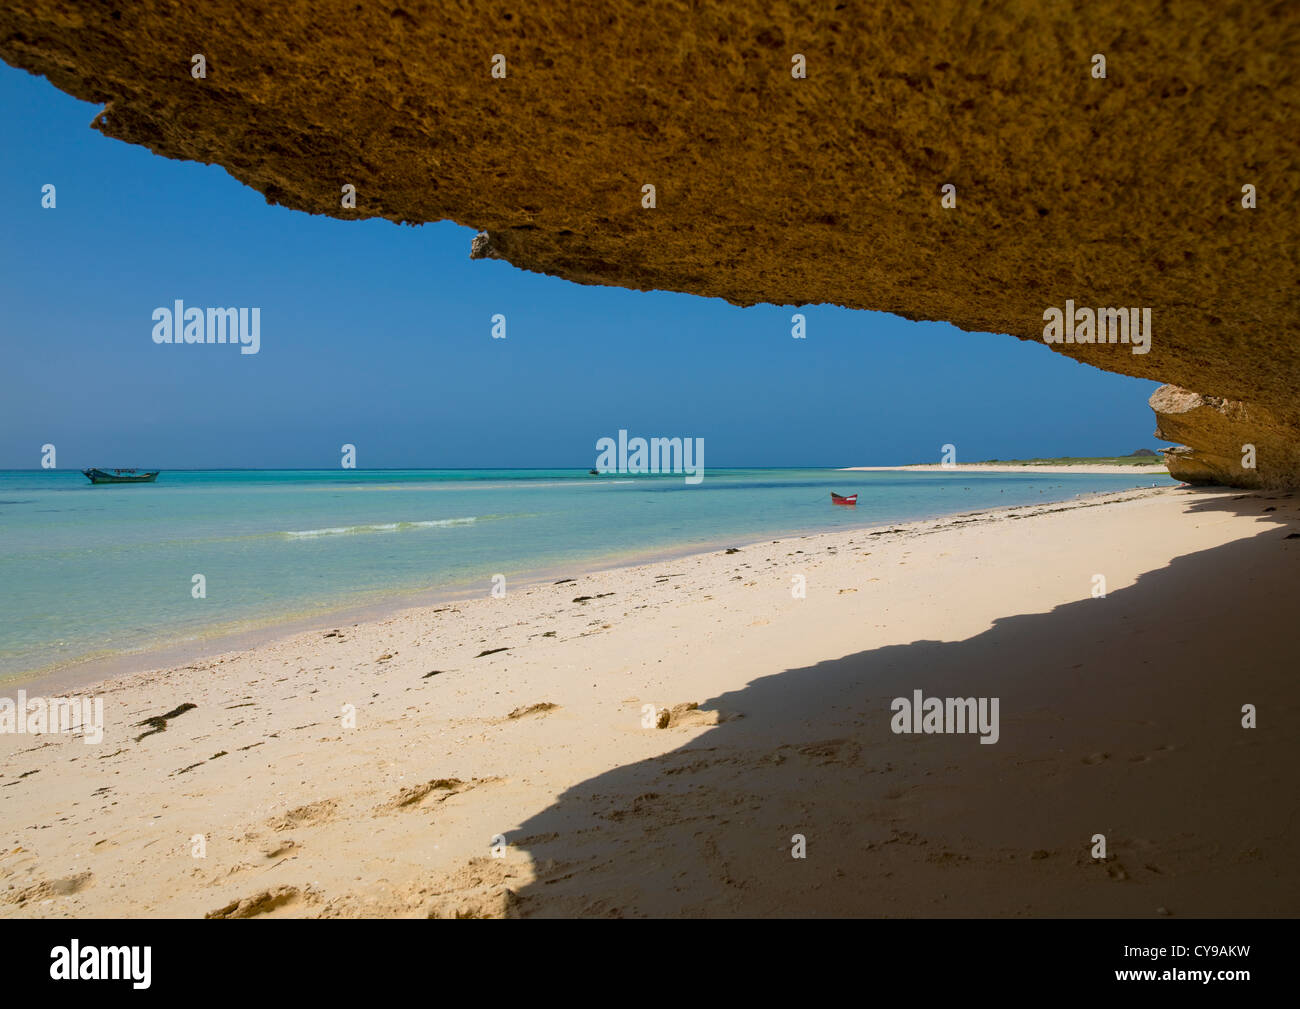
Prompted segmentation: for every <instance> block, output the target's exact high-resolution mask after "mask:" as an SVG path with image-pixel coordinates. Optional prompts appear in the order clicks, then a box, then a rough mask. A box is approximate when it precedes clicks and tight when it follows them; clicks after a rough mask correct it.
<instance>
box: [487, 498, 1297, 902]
mask: <svg viewBox="0 0 1300 1009" xmlns="http://www.w3.org/2000/svg"><path fill="white" fill-rule="evenodd" d="M1270 506H1271V507H1272V508H1273V509H1275V510H1274V511H1272V512H1265V511H1264V509H1266V508H1268V507H1270ZM1238 510H1240V511H1241V512H1244V513H1245V514H1252V515H1258V516H1260V520H1261V522H1263V523H1265V528H1262V529H1261V531H1260V532H1259V533H1258V534H1257V535H1255V536H1253V537H1251V538H1249V539H1245V540H1240V541H1237V542H1234V543H1231V544H1229V545H1226V546H1223V547H1219V548H1216V549H1210V550H1205V551H1202V552H1198V553H1193V554H1189V555H1186V556H1183V557H1179V558H1177V559H1176V560H1175V561H1174V562H1173V563H1171V564H1170V565H1169V566H1168V567H1166V568H1163V569H1161V570H1157V571H1152V572H1150V573H1147V574H1145V575H1143V576H1142V577H1141V578H1140V580H1139V581H1137V583H1136V584H1134V585H1133V586H1131V587H1129V588H1125V589H1122V590H1120V591H1115V592H1113V593H1111V594H1109V595H1108V597H1107V598H1105V599H1093V598H1085V599H1082V600H1080V601H1078V602H1074V603H1070V604H1067V605H1062V606H1058V607H1057V608H1056V609H1054V610H1052V611H1051V612H1050V613H1045V614H1035V615H1021V616H1009V617H1005V618H1003V619H1000V620H998V621H997V622H996V623H995V625H994V626H993V627H992V628H990V629H989V630H988V631H986V632H984V633H982V634H979V635H977V636H975V637H972V638H970V639H968V640H965V641H960V642H955V643H945V642H938V641H915V642H912V643H911V644H908V645H903V646H894V647H885V648H879V649H875V650H871V651H865V652H860V653H857V654H854V655H847V656H845V657H843V658H840V659H836V660H834V661H827V662H821V663H818V664H817V665H815V666H810V667H806V668H800V669H789V670H787V671H785V672H783V673H781V674H779V675H775V676H768V677H764V678H762V679H758V680H755V681H753V682H752V683H750V684H749V685H748V686H746V687H745V688H744V689H742V690H738V691H734V692H730V693H726V694H723V695H721V696H719V697H716V698H713V699H711V700H709V701H708V702H706V703H705V704H703V707H704V708H708V709H716V710H718V711H719V712H721V713H723V714H724V715H728V714H730V715H739V716H740V717H735V718H730V719H728V720H726V721H724V722H722V723H721V724H719V725H717V726H715V727H713V728H711V729H709V730H708V731H706V732H704V733H703V734H702V735H699V736H696V737H694V738H692V739H691V740H690V741H689V742H688V743H685V744H684V745H683V746H681V747H680V748H679V749H676V750H673V751H672V752H669V753H666V754H664V755H663V756H661V757H659V758H656V759H652V760H646V761H642V762H638V763H635V764H631V765H628V766H624V767H618V768H615V769H613V770H610V771H608V772H606V773H604V774H601V775H599V776H597V777H594V778H591V779H588V780H587V781H584V782H583V783H582V784H581V785H579V786H576V787H574V788H571V789H569V790H568V791H566V792H565V793H564V794H563V795H562V796H560V798H559V799H558V800H557V801H556V802H555V803H554V804H553V805H552V806H550V807H549V808H547V809H545V810H543V811H542V812H540V813H538V814H537V815H536V816H533V817H531V818H529V819H528V820H527V821H525V822H524V823H523V824H521V825H520V827H519V828H518V829H517V830H514V831H512V832H510V833H509V834H508V835H507V837H508V839H509V842H510V844H511V845H512V848H513V849H514V850H512V851H511V853H510V856H509V857H510V858H512V859H515V858H518V857H519V850H520V849H522V850H526V851H527V853H528V854H529V856H531V858H532V859H533V863H534V866H535V869H536V872H537V879H536V881H535V882H533V883H531V884H529V885H527V886H524V887H522V888H521V889H519V890H518V891H517V892H514V893H513V894H507V907H508V913H509V914H512V915H520V916H532V915H706V914H707V915H836V914H853V915H925V916H934V915H968V916H986V915H999V916H1000V915H1071V916H1074V915H1082V916H1088V915H1155V914H1164V913H1169V914H1174V915H1180V916H1183V915H1294V914H1296V913H1297V912H1300V865H1298V864H1297V859H1296V848H1297V841H1298V840H1300V835H1298V834H1297V829H1298V826H1297V817H1296V810H1297V807H1298V806H1300V787H1298V786H1300V764H1298V763H1297V757H1300V736H1298V734H1297V732H1296V726H1297V724H1298V721H1297V720H1298V718H1300V708H1298V705H1297V696H1296V695H1297V691H1296V688H1295V683H1294V679H1295V675H1296V672H1297V663H1296V648H1295V644H1294V642H1295V640H1296V630H1297V623H1298V622H1300V621H1298V618H1297V613H1298V610H1297V601H1296V589H1297V587H1300V537H1297V538H1295V539H1290V540H1288V534H1289V533H1291V532H1295V531H1300V509H1298V508H1297V500H1296V499H1295V498H1292V497H1285V496H1281V495H1274V496H1272V497H1269V496H1267V495H1264V496H1259V497H1256V496H1253V495H1251V496H1239V497H1230V496H1228V495H1224V496H1222V497H1216V498H1212V499H1208V500H1206V501H1204V502H1201V503H1198V504H1196V505H1194V506H1192V507H1191V508H1190V509H1189V516H1188V520H1189V521H1193V522H1197V521H1203V522H1213V521H1215V520H1216V519H1217V518H1218V517H1219V516H1220V515H1221V514H1222V513H1225V512H1234V513H1235V512H1237V511H1238ZM1196 516H1199V517H1196ZM1098 564H1099V567H1102V568H1104V561H1102V560H1100V559H1099V562H1098ZM943 620H944V614H943V612H942V611H938V612H936V613H935V614H934V621H935V623H936V625H937V626H939V627H941V626H942V624H943ZM668 658H669V657H668V656H665V661H667V659H668ZM672 658H673V660H674V661H690V657H689V656H673V657H672ZM916 689H920V690H922V691H924V693H925V695H926V696H940V697H947V696H962V697H965V696H975V697H981V696H983V697H997V698H999V699H1000V716H1001V717H1000V731H1001V739H1000V741H999V742H998V743H997V744H995V745H982V744H980V742H979V738H978V736H976V735H895V734H894V733H893V732H892V731H891V729H890V715H891V712H890V703H891V701H892V699H893V698H895V697H911V695H912V692H913V690H916ZM1244 704H1254V705H1255V706H1256V709H1257V711H1258V725H1259V727H1258V728H1255V729H1247V728H1243V726H1242V717H1243V716H1242V706H1243V705H1244ZM668 731H673V730H668ZM796 834H801V835H803V836H804V838H805V839H806V849H807V857H806V858H803V859H797V858H794V857H792V848H793V842H792V838H793V836H794V835H796ZM1095 834H1104V835H1105V838H1106V845H1107V856H1108V857H1107V859H1106V860H1105V861H1100V860H1094V859H1093V858H1092V857H1091V848H1092V845H1093V840H1092V839H1093V836H1094V835H1095Z"/></svg>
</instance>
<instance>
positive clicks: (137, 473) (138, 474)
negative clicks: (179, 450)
mask: <svg viewBox="0 0 1300 1009" xmlns="http://www.w3.org/2000/svg"><path fill="white" fill-rule="evenodd" d="M81 472H82V473H83V474H84V475H85V477H86V478H87V479H88V480H89V481H90V482H91V483H153V482H154V481H155V480H157V479H158V474H159V473H161V472H162V470H156V469H148V470H145V469H83V470H82V471H81Z"/></svg>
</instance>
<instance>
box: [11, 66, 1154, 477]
mask: <svg viewBox="0 0 1300 1009" xmlns="http://www.w3.org/2000/svg"><path fill="white" fill-rule="evenodd" d="M96 112H98V107H97V106H94V105H90V104H86V103H84V102H79V101H76V100H75V99H73V98H71V97H69V96H67V95H65V94H63V93H62V92H60V91H58V90H57V89H55V88H54V87H53V86H52V85H50V84H49V83H48V82H46V81H45V80H43V79H41V78H37V77H33V76H31V75H29V74H27V73H24V72H22V71H19V70H15V69H13V68H11V67H8V66H5V65H3V64H0V136H3V137H4V138H5V143H4V145H3V146H2V147H0V179H2V180H3V191H4V193H5V197H6V208H5V210H6V213H5V225H4V234H3V240H0V348H2V349H3V363H4V366H3V368H2V369H0V468H22V469H28V468H36V467H38V466H39V464H40V452H41V446H42V445H43V444H45V443H52V444H54V445H56V446H57V450H58V464H59V468H60V469H65V468H73V467H81V466H89V465H99V466H133V465H134V466H154V467H162V468H182V467H183V468H202V467H323V468H332V467H336V466H338V464H339V452H340V446H341V445H342V444H344V443H345V442H346V443H351V444H355V445H356V446H357V463H358V466H359V468H363V469H364V468H372V467H375V468H378V467H403V466H412V467H497V466H539V467H550V466H577V467H587V466H590V465H592V463H593V462H594V459H595V443H596V440H597V439H598V438H600V437H602V436H606V435H609V436H615V435H616V434H617V431H618V429H619V428H626V429H628V430H629V431H630V432H631V434H632V435H634V436H635V435H642V436H646V437H649V436H658V437H672V436H680V437H703V438H704V439H705V441H706V444H707V446H708V461H709V465H710V467H726V466H784V465H807V466H823V465H824V466H848V465H869V464H881V465H887V464H894V463H905V462H933V461H938V457H939V453H940V447H941V446H942V445H943V444H945V443H949V442H951V443H953V444H955V445H956V446H957V459H958V461H959V462H960V461H974V460H978V459H987V458H1002V459H1008V458H1021V457H1029V456H1056V455H1110V454H1127V453H1129V452H1131V451H1133V450H1134V449H1136V448H1140V447H1156V446H1157V445H1159V444H1162V443H1161V442H1158V441H1157V440H1156V439H1155V438H1154V437H1153V435H1152V433H1151V432H1152V430H1153V429H1154V426H1155V423H1154V417H1153V416H1152V413H1151V411H1150V409H1149V408H1148V407H1147V406H1146V399H1147V397H1148V396H1149V395H1150V393H1151V391H1152V390H1153V389H1154V388H1155V387H1156V384H1157V383H1154V382H1150V381H1145V380H1140V379H1133V378H1126V377H1122V376H1118V375H1111V374H1107V373H1105V372H1102V371H1099V370H1097V369H1094V368H1091V367H1088V366H1086V365H1082V364H1078V363H1076V362H1074V361H1071V360H1069V359H1067V358H1065V357H1062V356H1060V355H1057V354H1053V353H1052V352H1050V351H1049V350H1047V348H1046V347H1044V346H1042V345H1038V344H1033V343H1027V342H1021V341H1018V340H1016V339H1014V338H1012V337H1010V336H1005V335H996V336H995V335H988V334H971V333H964V332H961V331H959V330H957V329H955V328H953V327H951V326H949V325H947V324H944V323H914V322H908V321H906V320H904V319H900V318H898V317H896V316H891V315H885V314H880V313H875V312H854V311H847V310H844V309H839V308H830V307H809V308H806V309H803V310H802V311H803V312H804V314H805V315H806V317H807V320H808V322H807V325H808V338H807V339H806V340H794V339H792V338H791V336H790V316H791V314H792V313H793V312H794V311H795V310H794V309H793V308H789V307H786V308H779V307H774V306H758V307H754V308H747V309H741V308H736V307H734V306H731V305H728V304H726V303H725V302H722V301H717V300H714V299H705V298H697V297H693V296H691V295H685V294H671V293H664V292H654V293H641V292H635V291H626V290H622V289H617V288H598V287H584V286H581V285H577V284H572V283H569V282H567V281H563V280H559V279H557V278H554V277H545V276H541V275H539V274H534V273H527V272H524V271H522V270H518V269H516V268H514V267H512V266H510V265H509V264H507V263H504V262H500V261H490V260H488V261H483V260H480V261H471V260H470V259H469V246H470V240H471V238H472V237H473V232H472V230H470V229H469V228H463V227H460V226H458V225H455V224H451V223H447V222H444V223H441V224H431V225H425V226H423V227H418V228H411V227H398V226H396V225H393V224H390V223H388V222H385V221H359V222H348V221H339V220H334V219H332V218H325V217H313V216H309V215H306V214H301V213H296V212H292V211H289V210H285V209H284V208H282V207H271V206H268V205H267V203H266V201H265V199H264V198H263V197H262V196H261V194H259V193H257V192H255V191H253V190H251V189H248V188H247V187H245V186H243V185H241V184H240V183H238V182H236V181H235V180H233V179H232V178H230V176H228V175H227V174H226V173H225V171H224V170H223V169H221V168H219V167H215V166H206V165H198V164H192V163H189V162H179V161H169V160H167V159H164V158H160V157H157V156H155V155H153V154H151V153H149V152H148V151H147V150H145V149H144V148H142V147H135V146H131V145H128V144H124V143H121V142H120V141H116V140H110V139H107V138H105V137H104V136H102V135H101V134H99V133H98V132H96V131H94V130H91V129H90V128H89V123H90V120H91V119H92V118H93V117H94V115H95V114H96ZM46 183H52V184H54V185H55V186H56V187H57V207H56V209H53V210H46V209H42V208H41V187H42V186H43V185H45V184H46ZM178 298H179V299H183V300H184V301H185V303H186V304H187V305H189V306H200V307H217V306H222V307H225V306H238V307H253V306H256V307H260V309H261V350H260V353H258V354H256V355H241V354H240V353H239V352H238V350H237V348H234V347H230V346H219V345H213V346H182V347H169V346H158V345H155V344H154V342H153V340H152V338H151V333H152V329H153V322H152V319H151V315H152V312H153V310H154V309H155V308H157V307H159V306H170V305H171V304H172V302H173V301H175V300H176V299H178ZM496 313H501V314H503V315H505V316H506V320H507V337H506V339H504V340H494V339H492V338H491V333H490V331H491V317H492V316H493V315H494V314H496Z"/></svg>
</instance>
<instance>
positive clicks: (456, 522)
mask: <svg viewBox="0 0 1300 1009" xmlns="http://www.w3.org/2000/svg"><path fill="white" fill-rule="evenodd" d="M477 521H478V516H477V515H469V516H467V517H465V518H456V519H429V520H427V521H424V522H380V523H374V524H370V525H360V526H335V527H334V528H331V529H295V530H291V531H289V532H285V533H281V535H282V536H288V537H289V538H290V539H304V538H308V537H313V536H349V535H354V534H356V533H394V532H403V531H405V530H407V529H436V528H440V527H442V526H467V525H471V524H473V523H474V522H477Z"/></svg>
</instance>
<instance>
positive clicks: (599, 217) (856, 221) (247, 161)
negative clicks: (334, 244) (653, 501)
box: [0, 0, 1300, 485]
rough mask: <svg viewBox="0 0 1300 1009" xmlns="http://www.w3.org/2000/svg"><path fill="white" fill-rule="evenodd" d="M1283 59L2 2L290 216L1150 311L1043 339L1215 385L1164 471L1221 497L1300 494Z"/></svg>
mask: <svg viewBox="0 0 1300 1009" xmlns="http://www.w3.org/2000/svg"><path fill="white" fill-rule="evenodd" d="M198 53H202V54H203V55H204V57H205V59H206V64H207V76H206V78H203V79H195V78H194V77H193V76H192V75H191V66H192V63H191V57H192V56H193V55H194V54H198ZM494 54H501V55H502V56H504V57H505V67H506V76H505V78H504V79H497V78H494V77H493V76H492V73H491V69H492V64H493V56H494ZM795 54H802V55H803V57H804V58H805V60H806V66H807V76H806V78H804V79H797V78H795V77H794V76H792V73H791V69H792V66H793V65H794V63H793V62H792V60H793V57H794V56H795ZM1094 54H1101V55H1103V56H1104V57H1105V61H1106V64H1105V68H1106V76H1105V78H1104V79H1103V78H1098V77H1096V76H1094V75H1093V71H1094V66H1095V65H1096V64H1095V61H1094V59H1093V57H1094ZM1298 54H1300V5H1297V4H1295V3H1293V2H1290V0H1282V2H1272V3H1270V2H1263V3H1257V4H1224V3H1199V2H1194V0H1188V2H1185V3H1178V4H1171V3H1167V2H1164V0H1159V2H1156V0H989V2H979V0H965V2H962V0H932V2H925V3H919V2H918V3H915V4H907V3H857V2H853V3H851V2H838V3H837V2H834V0H818V2H811V0H808V2H798V0H765V2H762V3H757V2H753V0H713V2H702V0H635V2H624V0H612V2H610V3H591V2H589V0H584V2H581V3H578V2H572V3H569V2H562V0H530V2H527V3H525V2H519V3H504V2H482V3H474V4H459V3H425V2H415V0H402V2H400V3H394V2H389V3H381V2H372V0H365V2H360V0H355V2H339V0H312V2H310V3H309V2H306V0H299V2H285V3H276V4H260V3H250V2H248V0H205V2H203V3H179V2H176V0H131V2H129V3H128V2H126V0H85V2H70V0H8V2H7V3H6V4H5V6H4V8H3V10H2V11H0V57H3V58H4V59H5V60H6V61H8V62H9V63H11V64H13V65H15V66H19V67H23V68H25V69H27V70H30V71H32V72H34V73H38V74H43V75H44V76H45V77H47V78H48V79H49V80H50V81H51V82H53V83H54V84H55V85H56V86H57V87H59V88H61V89H63V90H64V91H67V92H69V93H70V94H73V95H75V96H77V97H79V98H82V99H86V100H88V101H93V102H98V103H104V104H105V105H106V108H105V110H104V111H103V112H102V113H101V114H100V115H99V116H98V117H97V118H96V119H95V122H94V126H95V127H96V128H97V129H99V130H101V131H102V132H104V133H105V134H107V135H109V136H113V137H117V138H119V139H122V140H126V141H128V142H131V143H135V144H142V145H144V146H145V147H148V148H149V149H150V150H152V151H155V152H156V153H158V154H162V155H165V156H167V157H172V158H183V159H189V160H194V161H201V162H215V163H217V164H220V165H222V166H224V167H225V168H226V169H227V170H228V171H229V172H230V173H231V174H232V175H233V176H234V177H235V178H237V179H239V180H240V181H242V182H244V183H246V184H247V185H249V186H252V187H253V188H255V189H257V190H259V191H261V192H262V193H264V194H265V195H266V197H267V199H268V200H270V201H272V202H275V203H280V204H283V205H285V206H288V207H291V208H294V209H297V210H302V211H307V212H310V213H320V214H330V215H332V216H335V217H340V218H352V217H376V216H378V217H384V218H388V219H389V220H392V221H397V222H408V223H419V222H426V221H436V220H441V219H452V220H455V221H457V222H460V223H461V224H465V225H469V226H472V227H474V228H477V229H480V230H481V231H483V232H486V236H485V237H484V238H483V239H482V240H480V241H479V242H477V243H476V252H477V254H478V255H490V256H496V257H500V258H502V259H505V260H507V261H509V262H510V263H513V264H514V265H516V266H519V267H522V268H524V269H529V270H536V271H540V272H544V273H549V274H554V275H557V276H561V277H566V278H568V279H570V280H574V281H577V282H580V283H588V284H611V285H620V286H624V287H631V288H637V289H652V288H659V289H667V290H673V291H687V292H692V293H695V294H700V295H707V296H715V297H720V298H725V299H727V300H728V301H732V302H735V303H737V304H742V305H748V304H753V303H757V302H773V303H777V304H792V305H802V304H813V303H834V304H838V305H844V306H848V307H851V308H864V309H877V310H883V311H888V312H893V313H896V314H898V315H901V316H904V317H906V318H909V319H935V320H946V321H948V322H951V323H953V324H954V325H956V326H958V327H960V328H962V329H966V330H971V331H974V332H1000V333H1011V334H1013V335H1015V336H1018V337H1021V338H1023V339H1027V340H1035V341H1041V339H1042V333H1043V326H1044V322H1043V313H1044V311H1045V309H1047V308H1048V307H1051V306H1056V307H1062V306H1064V303H1065V300H1066V299H1067V298H1068V299H1073V300H1074V301H1075V303H1076V305H1078V306H1091V307H1112V306H1113V307H1126V306H1140V307H1150V308H1151V309H1152V330H1153V332H1152V344H1151V350H1150V352H1149V353H1147V354H1133V353H1132V352H1131V347H1129V346H1126V345H1123V344H1105V345H1090V344H1066V345H1059V346H1055V347H1054V348H1053V349H1055V350H1057V351H1059V352H1062V353H1066V354H1069V355H1070V356H1072V357H1075V358H1077V359H1079V360H1081V361H1085V362H1087V363H1089V364H1092V365H1096V366H1097V367H1100V368H1104V369H1107V370H1110V371H1117V372H1122V373H1124V374H1128V375H1136V376H1141V377H1145V378H1155V379H1159V380H1162V381H1166V382H1169V383H1173V384H1175V385H1176V386H1178V387H1180V388H1181V389H1184V390H1193V391H1194V392H1195V393H1197V394H1199V395H1200V396H1202V397H1204V399H1203V401H1202V402H1203V403H1204V404H1205V406H1202V407H1198V408H1196V409H1195V410H1192V411H1190V412H1189V411H1187V410H1178V411H1176V412H1173V413H1164V412H1160V411H1161V407H1159V406H1157V411H1158V421H1159V424H1160V429H1161V430H1162V431H1164V432H1165V433H1166V434H1168V435H1170V436H1173V435H1174V433H1175V432H1177V433H1178V434H1177V436H1178V437H1180V438H1183V439H1185V440H1186V441H1187V443H1188V445H1189V446H1190V449H1191V450H1190V451H1189V452H1183V453H1176V454H1174V455H1173V456H1171V457H1170V465H1171V469H1172V471H1173V472H1174V473H1175V475H1184V476H1188V477H1193V478H1196V479H1212V480H1220V481H1224V482H1229V483H1238V484H1239V483H1254V482H1263V483H1267V484H1272V485H1282V484H1291V485H1295V484H1297V483H1300V469H1297V453H1296V451H1295V446H1296V445H1297V444H1298V443H1300V442H1298V439H1297V435H1300V408H1297V405H1296V402H1295V398H1294V390H1295V388H1296V380H1297V377H1298V376H1300V342H1298V341H1297V313H1296V307H1295V299H1296V295H1297V279H1298V274H1300V271H1298V270H1297V249H1296V241H1295V239H1296V221H1297V212H1296V207H1295V196H1296V178H1297V170H1298V169H1300V158H1297V144H1296V137H1297V131H1296V128H1295V124H1296V122H1297V121H1298V119H1300V117H1297V108H1296V106H1297V100H1298V98H1300V78H1298V76H1297V68H1298V67H1300V59H1297V56H1298ZM347 183H350V184H352V185H354V186H355V187H356V192H357V199H356V209H355V210H353V209H345V208H344V207H343V206H342V205H341V198H340V191H341V188H342V186H343V185H344V184H347ZM646 184H652V185H654V186H655V187H656V192H655V197H656V200H655V202H656V206H655V207H654V208H653V209H646V208H645V207H643V205H642V193H643V189H642V187H643V186H644V185H646ZM945 184H951V185H953V186H955V187H956V207H955V208H951V209H946V208H944V207H943V206H941V187H942V186H944V185H945ZM1245 185H1252V186H1254V187H1255V191H1256V194H1257V196H1256V199H1257V206H1256V207H1255V208H1254V209H1249V208H1246V207H1243V205H1242V199H1243V188H1242V187H1243V186H1245ZM976 338H978V337H976ZM1178 396H1179V394H1178V392H1177V391H1175V392H1173V393H1170V394H1169V395H1168V396H1165V397H1163V398H1161V402H1163V401H1164V400H1165V399H1169V400H1175V399H1178ZM1157 398H1160V397H1157ZM1090 409H1091V408H1090V404H1088V403H1069V402H1062V403H1061V410H1060V413H1059V415H1058V416H1057V417H1055V418H1050V419H1048V418H1043V419H1040V420H1039V421H1038V422H1039V423H1045V422H1049V421H1050V422H1055V423H1060V424H1063V425H1071V426H1077V425H1086V424H1087V423H1089V420H1090V417H1091V413H1090ZM1210 413H1214V414H1216V415H1218V416H1219V418H1220V419H1219V420H1215V421H1212V422H1211V421H1209V420H1208V418H1209V414H1210ZM1202 417H1204V418H1206V419H1205V420H1202ZM1260 425H1266V429H1264V428H1261V427H1260ZM1225 439H1226V440H1225ZM1237 439H1242V440H1244V441H1254V442H1255V443H1256V444H1257V447H1258V457H1257V468H1256V470H1254V471H1253V472H1243V471H1242V469H1241V467H1240V465H1239V464H1237V465H1235V466H1234V465H1232V464H1231V462H1232V460H1233V459H1236V460H1238V463H1239V461H1240V457H1241V450H1240V446H1239V445H1237V446H1236V449H1235V450H1234V451H1228V449H1231V448H1233V446H1234V445H1235V444H1236V440H1237ZM1224 460H1228V462H1227V463H1225V462H1224Z"/></svg>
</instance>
